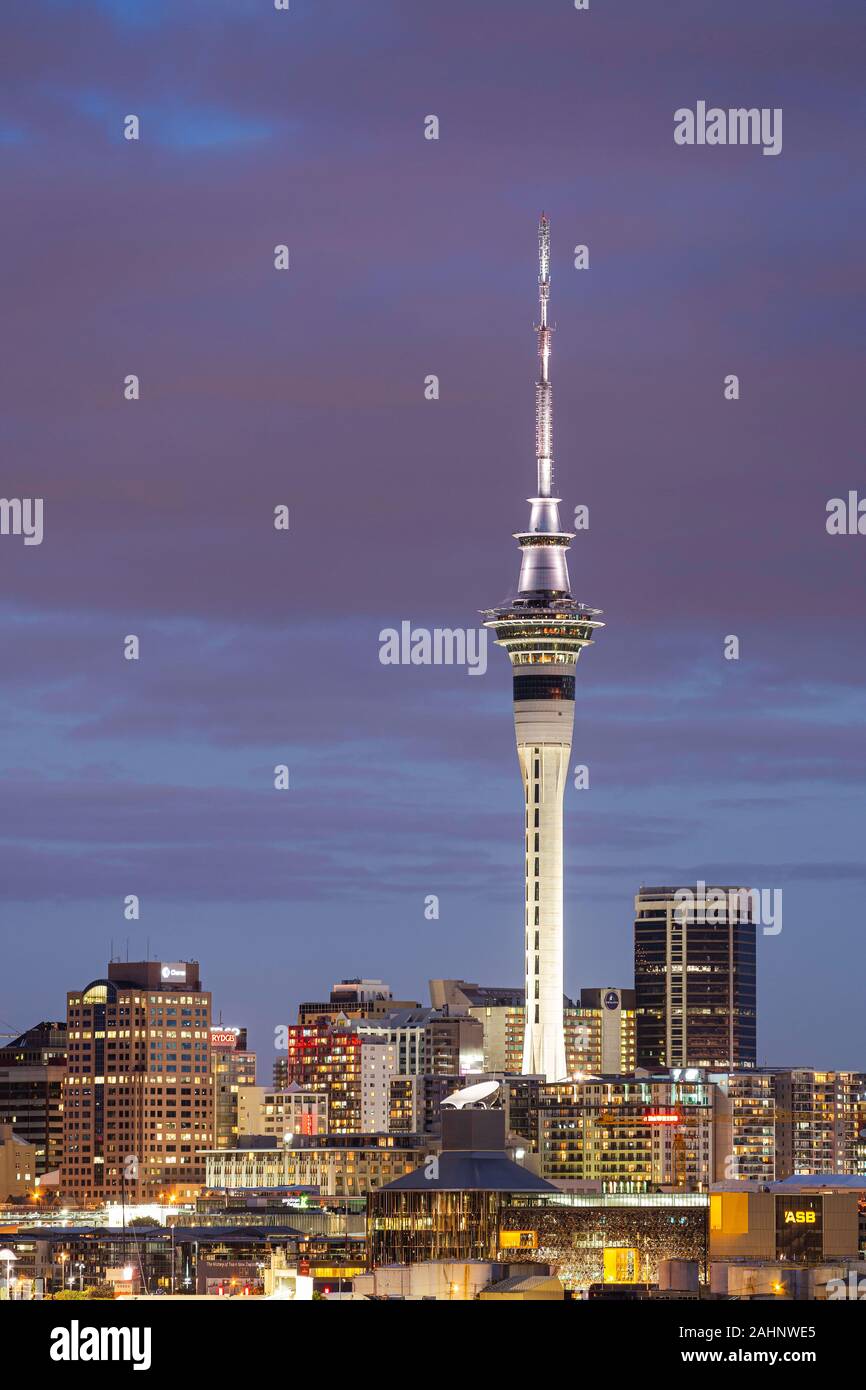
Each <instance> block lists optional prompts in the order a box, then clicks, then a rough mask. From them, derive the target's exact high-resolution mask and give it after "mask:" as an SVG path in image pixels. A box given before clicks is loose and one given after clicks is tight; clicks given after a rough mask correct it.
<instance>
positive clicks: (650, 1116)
mask: <svg viewBox="0 0 866 1390" xmlns="http://www.w3.org/2000/svg"><path fill="white" fill-rule="evenodd" d="M644 1119H645V1120H646V1122H647V1124H648V1125H678V1124H679V1122H680V1117H679V1115H678V1114H677V1112H676V1111H675V1110H650V1111H649V1112H648V1113H647V1114H646V1115H645V1116H644Z"/></svg>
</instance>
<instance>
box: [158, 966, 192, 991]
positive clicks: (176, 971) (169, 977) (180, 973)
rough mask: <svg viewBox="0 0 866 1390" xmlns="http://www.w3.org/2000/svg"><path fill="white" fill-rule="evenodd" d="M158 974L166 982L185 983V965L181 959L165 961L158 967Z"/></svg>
mask: <svg viewBox="0 0 866 1390" xmlns="http://www.w3.org/2000/svg"><path fill="white" fill-rule="evenodd" d="M159 974H160V979H163V980H165V982H166V984H172V983H177V984H184V985H185V984H186V966H185V964H184V962H183V961H182V960H170V961H165V962H164V963H163V964H162V965H161V966H160V967H159Z"/></svg>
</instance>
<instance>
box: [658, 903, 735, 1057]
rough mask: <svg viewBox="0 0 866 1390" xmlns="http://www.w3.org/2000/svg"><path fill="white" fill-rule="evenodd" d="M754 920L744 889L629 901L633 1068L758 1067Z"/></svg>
mask: <svg viewBox="0 0 866 1390" xmlns="http://www.w3.org/2000/svg"><path fill="white" fill-rule="evenodd" d="M755 916H756V913H755V911H754V900H753V895H752V894H751V893H750V890H749V889H746V888H729V887H721V888H707V887H706V885H704V884H700V883H699V884H697V885H695V884H692V885H687V886H686V887H684V888H674V887H667V888H641V890H640V892H639V893H638V895H637V897H636V898H635V924H634V971H635V1010H636V1024H637V1065H638V1066H639V1067H645V1068H646V1069H647V1070H649V1071H660V1070H665V1069H666V1068H668V1067H710V1068H712V1070H714V1071H726V1070H727V1071H745V1070H747V1069H750V1068H753V1067H754V1066H755V1065H756V1061H757V1055H756V986H755V931H756V927H755Z"/></svg>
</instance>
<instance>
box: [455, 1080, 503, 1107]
mask: <svg viewBox="0 0 866 1390" xmlns="http://www.w3.org/2000/svg"><path fill="white" fill-rule="evenodd" d="M498 1090H499V1082H498V1081H478V1082H476V1084H475V1085H474V1086H464V1087H463V1090H462V1091H452V1092H451V1094H450V1096H446V1097H445V1099H444V1100H443V1102H442V1105H443V1107H444V1106H446V1105H447V1106H448V1107H449V1108H450V1109H452V1110H467V1109H469V1108H471V1107H472V1106H475V1105H477V1106H478V1107H479V1108H480V1109H482V1110H486V1109H487V1108H488V1107H487V1105H486V1104H485V1101H488V1100H489V1099H490V1097H491V1096H495V1095H496V1092H497V1091H498Z"/></svg>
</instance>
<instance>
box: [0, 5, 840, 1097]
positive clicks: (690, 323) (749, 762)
mask: <svg viewBox="0 0 866 1390" xmlns="http://www.w3.org/2000/svg"><path fill="white" fill-rule="evenodd" d="M14 9H15V13H14V14H12V13H11V11H10V13H9V14H7V15H6V16H4V20H3V29H4V34H3V40H4V41H3V44H2V49H0V62H2V66H3V68H4V69H5V71H4V73H3V81H2V84H0V87H2V97H0V162H2V177H3V190H4V215H3V224H2V225H3V230H2V237H3V242H4V254H3V257H2V262H0V267H2V275H3V280H4V284H3V287H2V304H3V335H2V336H3V346H4V348H5V352H4V364H3V371H2V385H0V389H2V412H0V421H2V430H3V434H4V439H3V478H2V488H0V491H2V495H4V496H6V497H15V496H23V497H31V496H41V497H43V498H44V499H45V538H44V542H43V544H42V545H41V546H31V547H24V546H23V544H22V542H21V539H20V538H15V537H11V536H5V537H0V604H2V618H3V626H2V633H3V638H2V640H3V656H4V659H3V663H2V673H3V677H2V690H0V699H2V710H0V714H2V727H3V741H2V749H0V756H2V770H3V775H4V788H5V794H4V795H3V797H2V800H0V837H2V840H0V843H2V860H3V872H2V883H3V899H4V901H3V907H2V915H3V924H4V928H5V930H4V951H3V971H2V981H0V1019H3V1020H4V1023H3V1024H0V1028H2V1027H6V1026H8V1027H10V1028H17V1027H20V1028H23V1027H25V1026H27V1025H29V1024H31V1023H33V1022H35V1021H36V1020H37V1019H38V1018H42V1017H55V1016H59V1015H61V1014H62V1012H63V1008H64V1003H65V1001H64V995H65V991H66V990H67V989H69V988H75V987H79V986H80V985H82V984H84V983H86V982H87V980H89V979H91V978H93V977H94V976H98V975H100V974H101V973H103V971H104V968H105V963H106V961H107V959H108V954H109V948H110V942H111V940H112V938H113V939H114V943H115V949H116V950H121V951H123V952H125V950H126V938H127V936H128V937H129V950H130V955H131V956H134V957H140V956H142V955H144V954H145V952H146V949H147V942H148V939H149V941H150V947H151V953H152V954H155V955H158V956H160V957H162V958H164V959H176V958H181V957H186V956H197V957H198V958H199V959H200V960H201V962H202V971H203V978H204V981H205V984H206V986H207V987H209V988H210V989H212V990H213V993H214V1000H215V1007H216V1009H218V1010H219V1009H221V1010H222V1013H223V1017H224V1019H225V1021H226V1022H228V1023H232V1024H235V1023H237V1024H241V1025H244V1024H246V1025H248V1026H249V1028H250V1030H251V1034H252V1037H253V1039H254V1041H255V1043H256V1044H257V1045H258V1047H259V1048H260V1050H261V1051H262V1061H263V1065H262V1068H261V1073H262V1075H263V1076H264V1077H267V1076H268V1075H269V1071H270V1064H271V1060H272V1054H271V1051H270V1048H271V1038H272V1033H273V1029H274V1027H275V1026H277V1025H278V1024H281V1023H284V1022H287V1021H292V1020H293V1019H294V1015H295V1008H296V1004H297V1001H298V1000H299V999H303V998H321V997H324V996H325V992H326V991H327V990H328V988H329V987H330V984H331V983H332V981H333V980H334V979H337V978H339V977H341V976H343V975H352V974H366V975H373V976H381V977H384V978H385V979H387V980H389V981H390V983H391V984H392V986H393V987H394V989H395V991H396V992H397V993H398V994H400V995H405V996H409V997H415V998H419V999H426V981H427V979H428V977H429V976H430V975H463V976H465V977H467V978H470V979H478V980H481V981H483V982H486V983H489V984H516V983H520V980H521V949H520V943H521V914H522V882H521V873H522V797H521V792H520V783H519V775H518V769H517V761H516V755H515V752H514V738H513V725H512V720H511V712H510V680H509V672H508V667H507V662H506V659H505V657H504V656H503V655H502V654H501V653H499V652H498V651H496V650H493V649H491V653H490V663H489V667H488V670H487V673H486V675H485V676H484V677H483V678H469V677H468V676H467V674H466V672H465V671H463V670H455V669H453V668H450V669H449V668H410V667H396V668H395V667H385V666H382V665H380V663H379V661H378V647H379V643H378V634H379V631H380V629H381V628H383V627H387V626H398V625H399V623H400V621H401V620H403V619H409V620H411V621H412V622H413V623H415V624H416V625H426V626H467V625H473V624H475V623H476V622H477V610H479V609H481V608H484V607H486V606H488V605H491V604H494V603H497V602H499V601H501V600H502V599H503V598H504V597H505V596H506V594H507V593H508V591H509V589H510V587H511V586H512V585H513V583H514V581H515V579H516V574H517V564H518V553H517V548H516V546H515V543H514V542H513V540H512V539H511V532H512V531H514V530H516V529H518V528H519V527H521V526H523V525H524V524H525V521H526V516H527V508H526V505H525V503H524V500H523V499H524V498H525V497H526V496H527V495H528V493H529V492H530V490H531V489H532V485H533V458H532V453H533V435H532V430H533V381H534V376H535V369H536V367H535V355H534V354H535V343H534V338H533V334H532V324H533V322H534V318H535V294H536V287H535V273H536V271H535V259H534V258H535V228H536V222H537V218H538V213H539V211H540V210H541V209H542V208H545V209H546V210H547V212H548V214H549V215H550V218H551V227H552V239H553V265H552V274H553V287H552V317H553V319H554V321H555V322H556V324H557V326H558V332H557V334H556V337H555V340H554V356H553V381H554V390H555V400H556V406H555V437H556V455H557V482H558V488H559V490H560V491H561V493H562V496H563V499H564V505H563V514H564V516H566V517H570V516H571V515H572V513H573V508H574V506H575V505H576V504H577V503H585V504H586V505H587V506H589V508H590V528H589V531H588V532H584V533H582V534H581V535H580V536H579V537H578V539H577V541H576V542H575V544H574V547H573V549H572V553H571V557H570V562H571V576H572V583H573V588H574V591H575V594H576V595H577V596H578V597H579V598H581V599H582V600H584V601H585V602H587V603H589V604H592V605H594V606H597V607H600V608H603V609H604V611H605V619H606V621H607V624H608V626H607V627H606V628H605V630H604V632H603V633H602V635H601V638H600V640H599V642H598V645H597V646H596V647H594V648H593V649H591V650H590V651H588V652H587V653H585V655H584V656H583V658H582V659H581V662H580V665H579V668H578V701H577V714H576V721H575V743H574V761H575V762H580V763H586V764H588V765H589V767H590V777H591V787H590V790H589V791H583V792H577V791H575V790H570V791H569V793H568V795H567V800H566V858H567V866H568V867H567V884H566V931H567V935H566V988H567V989H568V991H569V992H570V993H575V992H577V991H578V990H579V988H580V987H581V986H582V985H602V984H615V985H629V984H631V980H632V913H633V896H634V893H635V890H636V888H637V887H638V885H639V884H640V883H641V882H644V883H666V882H667V883H670V882H680V881H686V880H688V879H689V878H691V879H692V880H694V879H695V878H699V877H702V878H705V879H707V880H708V881H713V880H716V881H724V882H745V883H749V884H753V885H755V886H759V887H767V888H781V889H782V890H783V893H784V927H783V931H782V933H781V935H779V936H775V937H762V938H761V939H760V941H759V1052H760V1057H761V1059H762V1060H765V1061H769V1062H776V1063H781V1062H789V1063H800V1064H810V1063H814V1064H818V1065H826V1066H829V1065H840V1066H849V1067H854V1066H859V1067H861V1068H863V1067H866V1047H864V1038H863V1026H862V981H863V964H864V947H863V927H864V922H863V906H862V904H863V891H864V886H866V861H864V854H863V824H864V801H863V793H864V783H866V741H864V700H863V684H864V675H866V671H864V667H866V657H864V610H866V600H864V561H866V537H854V536H845V537H829V536H828V535H827V534H826V530H825V509H826V503H827V500H828V498H831V497H835V496H844V495H846V494H847V492H848V490H849V489H859V490H860V494H861V495H866V470H864V466H863V444H862V360H863V359H862V353H863V334H862V328H863V322H864V320H863V308H864V302H863V291H864V271H863V261H864V256H863V228H864V218H863V213H864V191H863V190H864V167H863V166H864V158H863V141H862V130H863V116H864V110H863V107H864V98H863V92H862V70H863V60H864V29H863V24H862V19H863V14H862V4H861V3H858V2H857V0H824V3H822V4H816V3H812V2H811V0H731V2H730V3H727V4H722V3H720V0H665V3H663V4H662V3H657V4H653V3H651V0H591V8H590V11H589V12H588V13H578V12H576V11H575V10H574V9H573V7H572V5H571V4H570V3H569V0H520V3H518V2H517V0H472V3H471V4H467V3H466V0H437V3H436V4H430V5H422V4H420V3H415V4H411V3H407V2H406V0H400V3H396V2H395V3H386V0H371V3H368V4H364V5H360V4H358V3H357V0H330V3H326V2H325V0H318V2H317V3H314V0H292V3H291V10H290V12H289V13H288V14H285V13H277V12H275V11H274V10H273V8H272V6H271V5H270V2H269V0H231V3H229V0H137V2H136V0H99V2H98V3H97V0H90V2H89V3H88V0H75V3H73V0H43V3H41V4H39V5H27V6H16V7H14ZM698 100H706V101H707V102H708V103H710V104H717V105H719V106H723V107H733V106H759V107H781V108H783V111H784V125H783V131H784V145H783V151H782V153H781V155H779V156H778V157H776V158H766V157H763V156H762V154H761V152H760V150H759V149H755V148H682V147H677V146H675V144H674V141H673V113H674V111H675V109H676V108H678V107H681V106H692V107H693V106H694V105H695V103H696V102H697V101H698ZM128 113H136V114H137V115H139V116H140V119H141V139H140V141H139V142H138V143H133V142H128V141H125V140H124V139H123V138H122V122H123V118H124V116H125V115H127V114H128ZM431 113H433V114H436V115H438V117H439V119H440V122H441V137H440V139H439V141H438V142H431V141H425V140H424V138H423V121H424V117H425V116H426V115H428V114H431ZM282 242H285V243H287V244H288V245H289V247H290V250H291V269H290V270H289V271H288V272H287V273H282V274H281V273H278V272H276V271H275V270H274V269H273V248H274V246H275V245H276V244H277V243H282ZM578 243H586V244H588V245H589V248H590V260H591V268H590V270H589V271H581V272H578V271H576V270H574V269H573V265H572V258H573V249H572V248H573V247H574V246H575V245H576V244H578ZM730 372H735V373H737V374H738V375H739V377H740V382H741V399H740V400H739V401H738V402H736V403H732V402H727V401H725V400H724V399H723V394H722V382H723V378H724V376H725V375H726V374H727V373H730ZM128 373H136V374H138V375H139V376H140V378H141V389H142V399H141V400H140V401H138V402H136V403H129V402H125V401H124V400H123V398H122V383H123V378H124V377H125V376H126V375H127V374H128ZM428 373H436V374H437V375H438V376H439V378H440V381H441V399H440V400H439V401H438V402H428V401H425V400H424V396H423V381H424V377H425V376H426V375H427V374H428ZM278 503H286V504H288V505H289V506H290V508H291V517H292V523H291V530H290V531H289V533H288V534H281V533H277V532H275V531H274V529H273V526H272V524H271V517H272V512H273V508H274V506H275V505H276V504H278ZM127 633H136V634H138V635H139V637H140V639H141V643H142V656H141V660H140V661H139V662H138V663H137V664H136V663H131V662H126V661H124V660H123V659H122V641H123V637H124V636H125V635H126V634H127ZM729 633H735V634H737V635H738V636H739V637H740V640H741V650H742V656H741V659H740V661H739V662H728V661H725V660H724V659H723V657H722V649H723V640H724V638H725V636H726V634H729ZM276 763H287V764H288V765H289V767H290V769H291V790H290V791H288V792H285V793H282V792H276V791H275V790H274V789H273V786H272V775H273V772H272V770H273V767H274V765H275V764H276ZM128 893H138V894H140V895H141V900H142V915H141V920H140V922H139V923H126V922H124V920H123V913H122V902H123V897H124V895H126V894H128ZM433 893H435V894H437V895H439V897H440V902H441V916H440V919H439V921H438V922H428V921H426V920H425V917H424V910H423V908H424V898H425V896H426V895H428V894H433Z"/></svg>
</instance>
